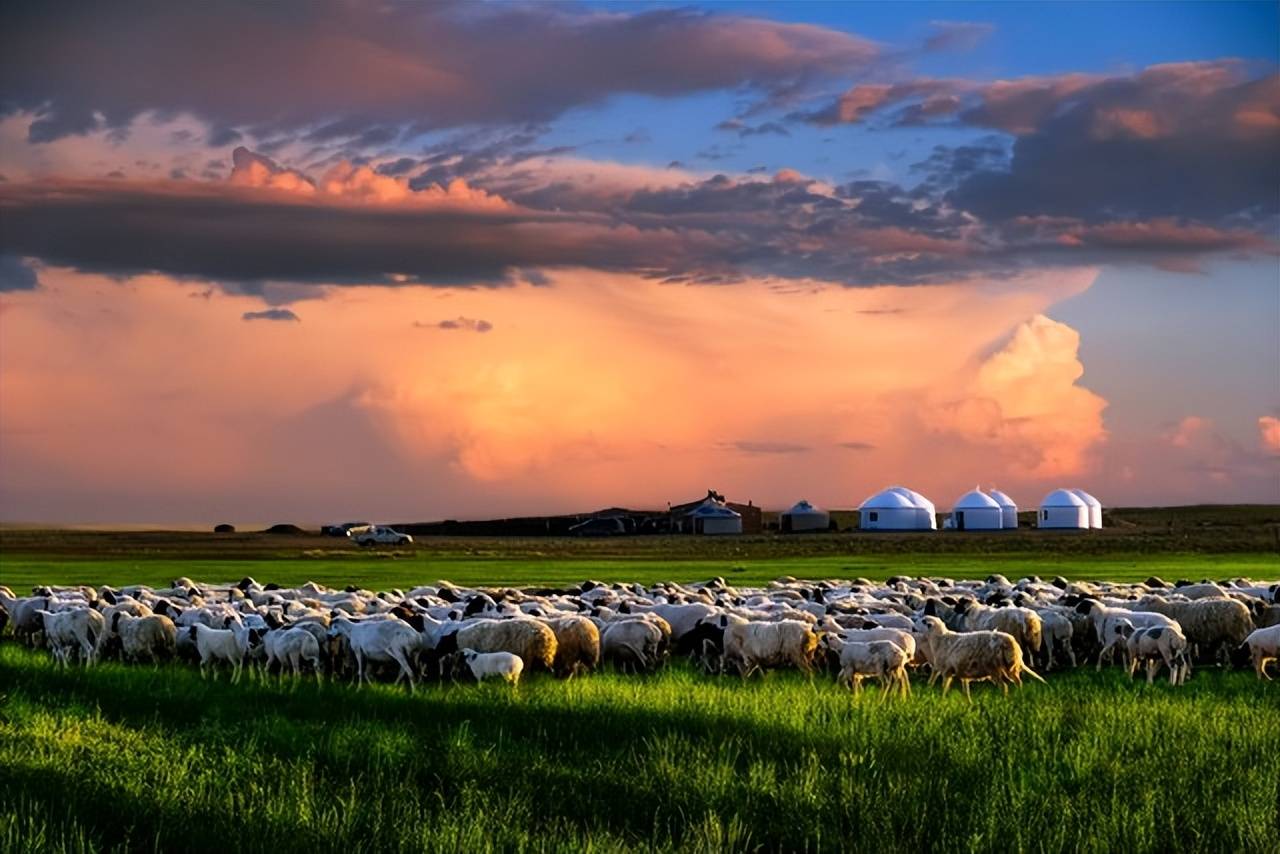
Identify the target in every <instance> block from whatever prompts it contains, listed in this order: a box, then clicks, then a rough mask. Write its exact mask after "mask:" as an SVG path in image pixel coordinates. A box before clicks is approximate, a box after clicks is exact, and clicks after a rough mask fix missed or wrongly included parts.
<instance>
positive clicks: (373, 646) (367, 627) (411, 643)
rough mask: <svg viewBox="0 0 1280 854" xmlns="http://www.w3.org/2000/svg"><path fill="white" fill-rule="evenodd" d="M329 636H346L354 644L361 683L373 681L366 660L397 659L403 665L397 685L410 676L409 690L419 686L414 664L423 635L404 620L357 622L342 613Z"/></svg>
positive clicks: (390, 660)
mask: <svg viewBox="0 0 1280 854" xmlns="http://www.w3.org/2000/svg"><path fill="white" fill-rule="evenodd" d="M329 636H330V638H333V637H335V636H342V637H345V638H346V641H347V643H348V644H349V646H350V650H351V654H352V656H353V657H354V658H355V662H356V677H357V682H358V683H359V684H362V685H363V684H364V683H365V682H366V681H369V674H368V673H367V672H366V670H365V662H366V661H369V662H395V663H396V664H397V665H398V666H399V671H398V672H397V673H396V681H395V684H397V685H399V684H400V680H401V679H404V678H405V677H406V676H407V677H408V678H409V693H411V694H412V693H413V692H414V690H415V689H416V688H417V686H418V681H417V677H416V676H415V675H414V667H413V665H412V664H411V663H410V662H412V661H416V660H417V658H418V654H419V652H420V650H421V649H422V636H421V635H420V634H419V633H418V632H417V631H416V630H415V629H414V628H413V627H412V626H410V625H408V624H407V623H404V622H402V621H400V620H396V619H390V620H366V621H364V622H359V623H357V622H354V621H353V620H351V619H350V618H349V617H346V616H342V615H339V616H338V617H335V618H334V620H333V621H332V622H331V623H330V624H329Z"/></svg>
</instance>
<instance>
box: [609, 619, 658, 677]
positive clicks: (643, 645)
mask: <svg viewBox="0 0 1280 854" xmlns="http://www.w3.org/2000/svg"><path fill="white" fill-rule="evenodd" d="M662 644H663V637H662V629H661V628H659V626H658V625H657V623H655V622H652V621H650V620H641V619H633V620H616V621H614V622H610V623H604V624H603V627H602V628H601V629H600V652H601V656H602V657H603V658H604V659H605V660H607V661H612V662H613V663H614V666H616V667H619V668H621V669H622V670H626V669H628V668H634V669H638V670H645V671H648V670H652V669H654V668H656V667H657V666H658V665H659V664H660V663H661V661H662Z"/></svg>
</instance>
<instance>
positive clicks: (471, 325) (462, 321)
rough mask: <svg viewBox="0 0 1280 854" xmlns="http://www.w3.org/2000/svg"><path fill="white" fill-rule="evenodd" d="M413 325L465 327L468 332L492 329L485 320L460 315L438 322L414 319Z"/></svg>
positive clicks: (449, 327) (444, 327) (440, 327)
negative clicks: (423, 321)
mask: <svg viewBox="0 0 1280 854" xmlns="http://www.w3.org/2000/svg"><path fill="white" fill-rule="evenodd" d="M413 325H414V326H416V327H419V328H420V329H465V330H467V331H470V332H488V331H489V330H491V329H493V324H492V323H490V322H489V321H487V320H473V319H472V318H470V317H461V316H459V317H457V318H455V319H453V320H442V321H440V322H439V323H422V322H420V321H414V324H413Z"/></svg>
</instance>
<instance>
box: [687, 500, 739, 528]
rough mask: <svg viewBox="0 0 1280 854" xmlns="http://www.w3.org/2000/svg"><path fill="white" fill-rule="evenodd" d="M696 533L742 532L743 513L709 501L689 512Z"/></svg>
mask: <svg viewBox="0 0 1280 854" xmlns="http://www.w3.org/2000/svg"><path fill="white" fill-rule="evenodd" d="M689 518H690V519H692V520H693V532H694V533H695V534H741V533H742V514H741V513H738V512H737V511H735V510H730V509H729V508H728V507H725V506H724V505H723V504H716V503H715V502H713V501H708V502H705V503H703V504H700V505H698V507H697V508H696V509H695V510H694V511H693V512H692V513H690V514H689Z"/></svg>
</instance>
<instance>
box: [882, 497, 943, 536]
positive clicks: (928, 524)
mask: <svg viewBox="0 0 1280 854" xmlns="http://www.w3.org/2000/svg"><path fill="white" fill-rule="evenodd" d="M889 489H890V491H892V492H896V493H898V494H899V495H901V496H903V497H904V498H906V499H907V500H908V501H910V502H911V503H912V504H914V505H915V506H916V509H918V510H919V511H920V514H919V515H920V519H921V525H920V527H921V528H922V529H928V530H931V531H933V530H937V528H938V508H936V507H934V506H933V502H932V501H930V500H929V499H927V498H925V497H924V496H923V495H921V494H920V493H918V492H916V491H915V490H914V489H908V488H907V487H905V486H891V487H889Z"/></svg>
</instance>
